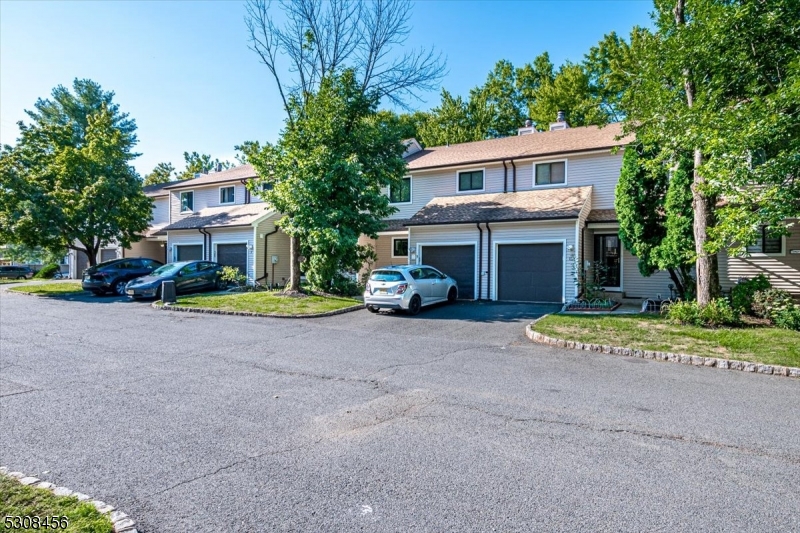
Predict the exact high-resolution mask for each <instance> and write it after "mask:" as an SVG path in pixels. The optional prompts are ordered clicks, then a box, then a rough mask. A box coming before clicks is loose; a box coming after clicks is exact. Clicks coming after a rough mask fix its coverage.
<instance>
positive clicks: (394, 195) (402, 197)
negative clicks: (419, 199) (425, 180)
mask: <svg viewBox="0 0 800 533" xmlns="http://www.w3.org/2000/svg"><path fill="white" fill-rule="evenodd" d="M389 203H390V204H410V203H411V176H406V177H405V178H403V179H402V180H400V185H399V186H397V187H392V186H391V185H390V186H389Z"/></svg>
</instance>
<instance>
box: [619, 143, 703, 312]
mask: <svg viewBox="0 0 800 533" xmlns="http://www.w3.org/2000/svg"><path fill="white" fill-rule="evenodd" d="M657 152H658V150H655V149H653V148H649V149H645V147H643V146H642V145H641V144H631V145H629V146H628V147H626V148H625V153H624V155H623V158H622V170H621V172H620V177H619V181H618V182H617V189H616V199H615V208H616V211H617V217H618V218H619V226H620V227H619V236H620V239H621V240H622V243H623V245H624V246H625V248H626V249H628V250H629V251H630V252H631V253H632V254H633V255H634V256H636V257H637V258H638V267H639V272H641V274H642V275H643V276H645V277H647V276H651V275H653V274H654V273H655V272H657V271H659V270H665V271H667V272H668V273H669V276H670V278H671V279H672V282H673V283H674V285H675V288H676V290H677V292H678V294H679V295H680V296H681V297H683V298H687V297H691V296H693V295H694V292H695V287H694V279H693V277H692V261H693V258H694V239H693V236H692V207H691V189H690V185H691V161H690V160H689V158H687V157H684V158H682V159H680V160H679V161H671V162H663V161H659V160H657V159H656V158H655V154H656V153H657Z"/></svg>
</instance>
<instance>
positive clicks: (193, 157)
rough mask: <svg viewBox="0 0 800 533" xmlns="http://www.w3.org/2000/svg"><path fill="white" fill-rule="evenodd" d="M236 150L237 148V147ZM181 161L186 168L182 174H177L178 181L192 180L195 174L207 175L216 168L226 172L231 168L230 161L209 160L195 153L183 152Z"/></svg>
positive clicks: (209, 157) (205, 155)
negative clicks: (184, 163)
mask: <svg viewBox="0 0 800 533" xmlns="http://www.w3.org/2000/svg"><path fill="white" fill-rule="evenodd" d="M237 148H238V147H237ZM183 160H184V161H185V162H186V168H185V169H183V172H180V173H178V179H179V180H190V179H192V178H194V176H195V174H208V173H209V172H211V171H212V170H215V169H216V168H217V166H219V167H221V168H222V170H227V169H229V168H231V167H233V163H231V162H230V161H220V160H219V159H211V156H210V155H208V154H198V153H197V152H192V153H191V154H190V153H189V152H183Z"/></svg>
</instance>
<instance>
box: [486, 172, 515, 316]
mask: <svg viewBox="0 0 800 533" xmlns="http://www.w3.org/2000/svg"><path fill="white" fill-rule="evenodd" d="M511 164H512V165H513V164H514V162H513V161H512V162H511ZM486 232H487V234H488V235H487V238H486V239H487V245H488V250H487V252H486V296H487V297H488V299H489V300H491V299H492V228H490V227H489V223H488V222H487V223H486ZM495 300H497V295H495Z"/></svg>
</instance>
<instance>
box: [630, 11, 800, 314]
mask: <svg viewBox="0 0 800 533" xmlns="http://www.w3.org/2000/svg"><path fill="white" fill-rule="evenodd" d="M655 8H656V9H655V12H654V15H653V17H654V22H655V29H654V30H653V31H652V32H651V31H646V30H642V29H636V30H635V31H634V33H633V34H632V53H631V56H632V58H633V63H632V65H633V68H632V69H631V70H630V72H629V76H628V80H629V84H630V87H629V88H628V90H627V91H626V93H625V97H624V104H623V109H624V111H625V113H626V115H627V119H628V122H627V130H628V131H632V132H635V133H636V135H637V138H638V139H639V140H641V141H642V142H644V143H646V144H650V145H658V146H659V147H660V149H661V151H662V153H661V154H660V155H659V156H658V158H659V159H661V160H669V159H674V158H675V157H676V156H677V155H678V154H682V153H685V152H687V151H688V152H690V153H691V154H692V163H693V176H692V189H691V190H692V207H693V212H694V216H693V233H694V240H695V267H696V273H697V274H696V275H697V300H698V302H699V303H700V304H701V305H705V304H707V303H708V302H709V301H710V300H711V299H712V298H713V297H714V296H715V295H716V294H718V292H719V279H718V273H717V267H716V252H717V251H719V250H720V249H721V248H722V247H723V246H733V247H734V248H736V247H739V248H741V246H743V245H746V244H748V243H749V242H752V241H753V240H755V238H756V234H757V232H758V231H759V229H760V225H761V224H766V225H768V226H771V227H773V229H774V230H775V231H777V232H781V231H785V226H783V225H782V220H783V219H784V218H786V217H791V216H797V215H798V212H800V209H798V198H800V192H799V191H798V188H800V184H798V182H797V180H796V177H797V174H798V166H800V155H798V154H800V152H799V151H798V141H797V139H798V119H797V116H798V115H797V111H798V98H797V95H798V91H797V90H796V87H797V75H798V69H797V50H798V49H800V32H798V31H797V28H798V27H799V26H800V2H797V0H770V1H762V0H737V1H721V0H656V1H655ZM720 200H722V201H723V202H725V203H726V207H725V208H724V209H718V201H720Z"/></svg>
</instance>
